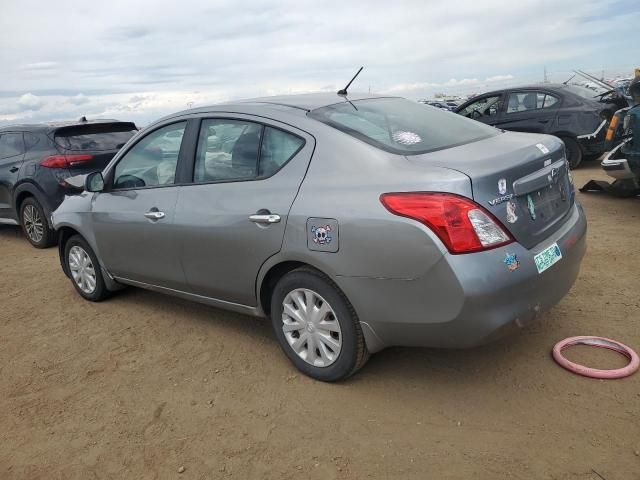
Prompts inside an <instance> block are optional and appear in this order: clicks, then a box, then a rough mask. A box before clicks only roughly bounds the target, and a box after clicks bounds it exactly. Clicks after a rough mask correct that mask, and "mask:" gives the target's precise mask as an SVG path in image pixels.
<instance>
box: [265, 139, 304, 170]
mask: <svg viewBox="0 0 640 480" xmlns="http://www.w3.org/2000/svg"><path fill="white" fill-rule="evenodd" d="M303 145H304V140H303V139H302V138H300V137H297V136H295V135H292V134H291V133H287V132H284V131H282V130H278V129H277V128H271V127H265V129H264V138H263V139H262V148H261V150H260V166H259V169H258V176H260V177H269V176H271V175H273V174H274V173H276V172H277V171H278V170H280V169H281V168H282V166H283V165H284V164H285V163H287V162H288V161H289V160H290V159H291V158H292V157H293V156H294V155H295V154H296V153H298V151H300V149H301V148H302V146H303Z"/></svg>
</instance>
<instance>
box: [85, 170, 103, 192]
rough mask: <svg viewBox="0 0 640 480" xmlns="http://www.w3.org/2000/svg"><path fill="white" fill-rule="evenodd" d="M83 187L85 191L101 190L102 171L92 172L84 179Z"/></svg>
mask: <svg viewBox="0 0 640 480" xmlns="http://www.w3.org/2000/svg"><path fill="white" fill-rule="evenodd" d="M84 189H85V190H86V191H87V192H101V191H103V190H104V177H103V176H102V172H93V173H90V174H89V175H87V178H86V179H85V180H84Z"/></svg>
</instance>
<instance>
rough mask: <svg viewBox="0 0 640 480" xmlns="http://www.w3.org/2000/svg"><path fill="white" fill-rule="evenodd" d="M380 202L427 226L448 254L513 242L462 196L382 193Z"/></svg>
mask: <svg viewBox="0 0 640 480" xmlns="http://www.w3.org/2000/svg"><path fill="white" fill-rule="evenodd" d="M380 201H381V202H382V204H383V205H384V206H385V207H386V209H387V210H389V211H390V212H391V213H393V214H395V215H399V216H402V217H407V218H411V219H413V220H417V221H418V222H420V223H423V224H424V225H426V226H427V227H429V228H430V229H431V230H433V232H434V233H435V234H436V235H437V236H438V238H440V240H442V243H444V244H445V246H446V247H447V249H448V250H449V252H451V253H456V254H457V253H471V252H479V251H482V250H490V249H492V248H496V247H500V246H502V245H506V244H508V243H511V242H513V238H512V237H511V236H510V235H509V234H508V233H507V232H505V230H504V229H503V228H502V226H501V225H500V222H499V221H498V220H496V219H495V218H494V217H493V215H491V214H490V213H489V212H487V211H486V210H485V209H484V208H482V207H481V206H480V205H478V204H477V203H475V202H473V201H472V200H469V199H468V198H466V197H461V196H458V195H454V194H451V193H437V192H399V193H384V194H382V195H380Z"/></svg>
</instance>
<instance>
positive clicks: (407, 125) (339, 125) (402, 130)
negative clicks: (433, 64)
mask: <svg viewBox="0 0 640 480" xmlns="http://www.w3.org/2000/svg"><path fill="white" fill-rule="evenodd" d="M309 116H310V117H312V118H314V119H316V120H318V121H320V122H322V123H325V124H327V125H330V126H332V127H334V128H336V129H338V130H340V131H342V132H345V133H347V134H349V135H351V136H353V137H356V138H358V139H360V140H362V141H364V142H366V143H368V144H370V145H373V146H374V147H377V148H380V149H381V150H385V151H387V152H391V153H396V154H399V155H417V154H420V153H427V152H432V151H435V150H442V149H444V148H449V147H455V146H457V145H463V144H465V143H471V142H475V141H477V140H482V139H483V138H488V137H492V136H494V135H497V134H498V133H499V131H498V130H496V129H495V128H493V127H489V126H488V125H484V124H482V123H480V122H476V121H474V120H469V119H467V118H464V117H462V116H460V115H456V114H454V113H452V112H447V111H445V110H441V109H438V108H433V107H428V106H425V105H422V104H419V103H416V102H411V101H409V100H405V99H403V98H372V99H366V100H355V101H352V102H344V103H337V104H335V105H329V106H328V107H322V108H318V109H317V110H313V111H312V112H310V113H309Z"/></svg>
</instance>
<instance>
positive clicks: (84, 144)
mask: <svg viewBox="0 0 640 480" xmlns="http://www.w3.org/2000/svg"><path fill="white" fill-rule="evenodd" d="M136 132H137V129H136V126H135V125H134V124H133V123H107V124H91V125H77V126H73V127H64V128H60V129H58V130H57V131H56V133H55V141H56V143H57V144H58V145H59V146H61V147H62V148H64V149H66V150H75V151H88V150H92V151H106V150H119V149H120V148H121V147H122V146H123V145H124V144H125V143H127V142H128V141H129V139H130V138H131V137H133V135H135V133H136Z"/></svg>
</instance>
